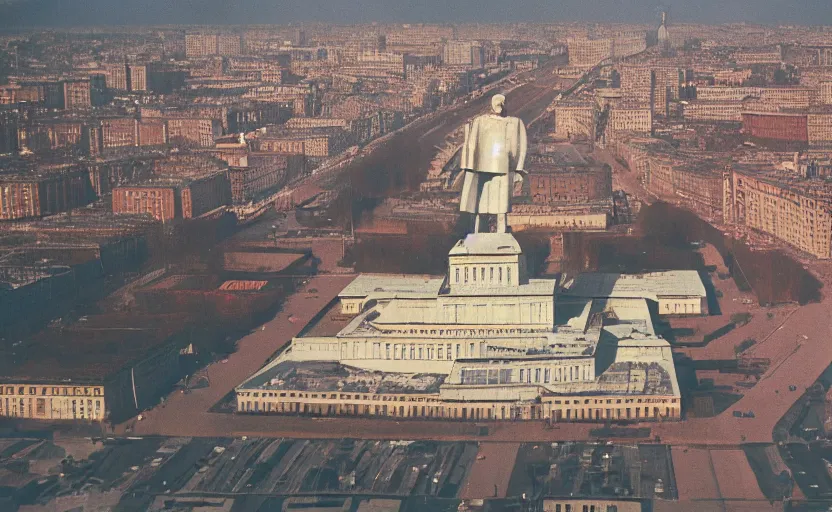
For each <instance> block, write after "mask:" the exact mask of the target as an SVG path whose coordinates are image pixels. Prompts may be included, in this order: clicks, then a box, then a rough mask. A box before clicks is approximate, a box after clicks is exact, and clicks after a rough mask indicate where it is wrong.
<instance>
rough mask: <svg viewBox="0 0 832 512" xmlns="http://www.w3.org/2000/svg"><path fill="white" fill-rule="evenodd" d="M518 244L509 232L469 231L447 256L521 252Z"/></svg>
mask: <svg viewBox="0 0 832 512" xmlns="http://www.w3.org/2000/svg"><path fill="white" fill-rule="evenodd" d="M521 253H522V250H521V249H520V244H519V243H518V242H517V239H516V238H514V237H513V236H512V235H511V234H510V233H470V234H468V235H466V236H465V240H460V241H458V242H457V243H456V245H454V246H453V248H452V249H451V251H450V252H449V253H448V255H449V256H465V255H476V256H485V255H505V254H521Z"/></svg>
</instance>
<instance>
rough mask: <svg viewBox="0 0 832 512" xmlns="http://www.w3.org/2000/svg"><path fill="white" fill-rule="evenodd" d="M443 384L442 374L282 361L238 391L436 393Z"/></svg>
mask: <svg viewBox="0 0 832 512" xmlns="http://www.w3.org/2000/svg"><path fill="white" fill-rule="evenodd" d="M443 382H445V375H442V374H434V373H431V374H427V373H390V372H379V371H370V370H362V369H359V368H355V367H353V366H347V365H344V364H341V363H336V362H330V361H282V362H279V363H277V364H275V365H274V366H270V367H267V368H265V369H264V370H263V371H260V372H258V373H257V374H255V375H254V376H253V377H251V378H250V379H248V380H247V381H245V382H243V383H242V384H241V385H240V386H239V387H238V389H246V390H248V389H255V390H256V389H265V390H270V389H275V390H277V389H279V390H292V391H312V392H315V391H318V392H321V391H324V392H329V391H337V392H343V393H398V394H412V393H425V394H433V393H438V392H439V386H441V385H442V383H443Z"/></svg>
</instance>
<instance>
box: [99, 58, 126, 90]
mask: <svg viewBox="0 0 832 512" xmlns="http://www.w3.org/2000/svg"><path fill="white" fill-rule="evenodd" d="M104 76H105V77H106V78H105V81H106V84H107V88H108V89H113V90H116V91H129V90H130V79H129V78H128V77H129V71H128V66H126V65H125V64H123V63H122V64H113V65H109V66H107V67H106V68H105V69H104Z"/></svg>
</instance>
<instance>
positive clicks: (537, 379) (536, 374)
mask: <svg viewBox="0 0 832 512" xmlns="http://www.w3.org/2000/svg"><path fill="white" fill-rule="evenodd" d="M534 381H535V382H540V368H535V370H534Z"/></svg>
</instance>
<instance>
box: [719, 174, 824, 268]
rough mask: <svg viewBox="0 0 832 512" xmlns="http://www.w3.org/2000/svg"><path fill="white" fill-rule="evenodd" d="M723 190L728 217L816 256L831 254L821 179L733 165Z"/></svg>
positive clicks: (822, 256)
mask: <svg viewBox="0 0 832 512" xmlns="http://www.w3.org/2000/svg"><path fill="white" fill-rule="evenodd" d="M730 186H731V190H730V191H729V192H728V193H727V197H728V202H729V205H730V207H731V208H732V210H733V211H732V218H733V219H734V221H735V222H736V223H737V224H740V225H744V226H747V227H750V228H753V229H756V230H759V231H762V232H764V233H767V234H770V235H772V236H775V237H777V238H779V239H781V240H783V241H784V242H786V243H788V244H791V245H793V246H795V247H796V248H798V249H800V250H801V251H805V252H807V253H809V254H811V255H813V256H815V257H817V258H821V259H828V258H830V257H832V198H831V197H830V195H829V192H828V190H827V189H826V187H825V185H824V183H823V181H822V180H815V179H807V178H802V177H799V176H797V175H795V174H794V173H782V172H777V171H773V170H767V171H765V170H764V171H761V170H760V169H759V168H751V167H740V166H735V167H734V168H733V169H732V172H731V181H730Z"/></svg>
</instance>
